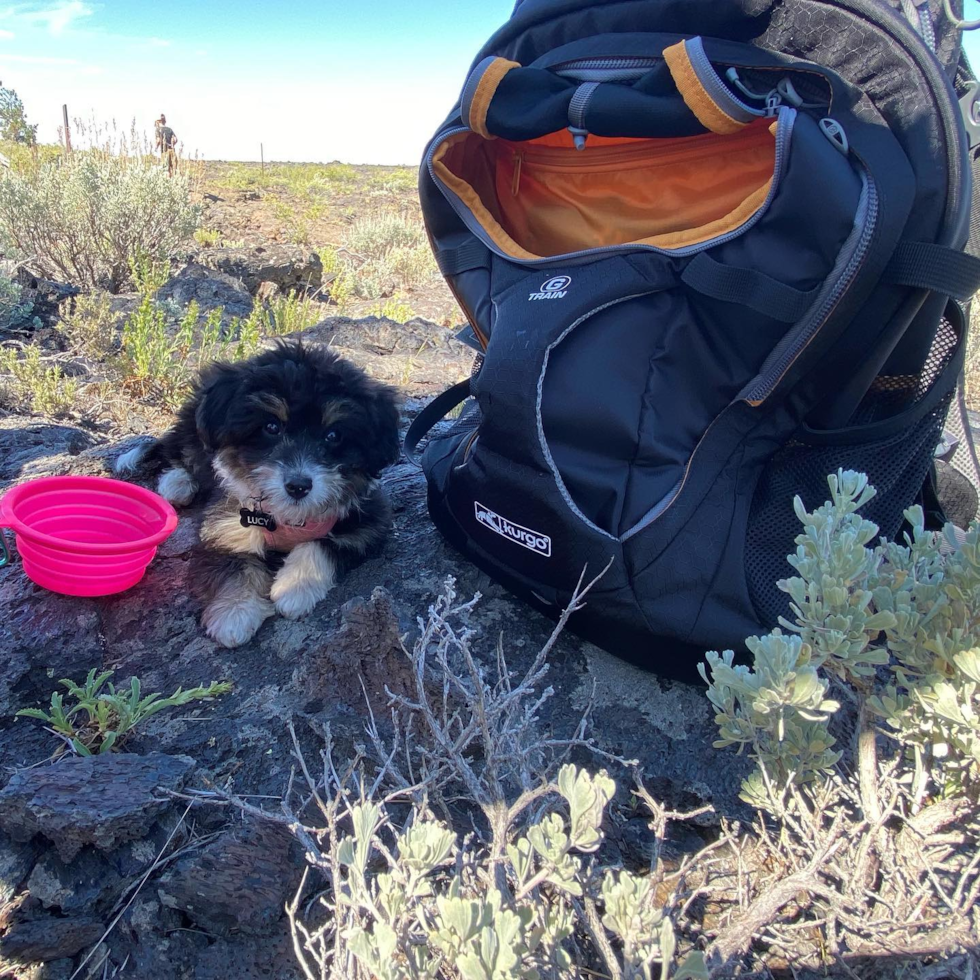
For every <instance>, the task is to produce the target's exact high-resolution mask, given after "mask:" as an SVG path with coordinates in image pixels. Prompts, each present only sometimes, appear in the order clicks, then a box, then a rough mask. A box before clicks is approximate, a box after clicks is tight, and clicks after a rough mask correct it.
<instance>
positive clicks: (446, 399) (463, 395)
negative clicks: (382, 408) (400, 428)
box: [405, 378, 470, 466]
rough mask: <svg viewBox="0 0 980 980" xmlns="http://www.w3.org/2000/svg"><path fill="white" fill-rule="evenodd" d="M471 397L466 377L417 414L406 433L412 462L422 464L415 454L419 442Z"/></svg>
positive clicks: (417, 464) (408, 452) (407, 456)
mask: <svg viewBox="0 0 980 980" xmlns="http://www.w3.org/2000/svg"><path fill="white" fill-rule="evenodd" d="M469 397H470V379H469V378H464V379H463V380H462V381H460V382H458V383H457V384H454V385H453V386H452V388H447V389H446V390H445V391H444V392H443V393H442V394H441V395H437V396H436V397H435V398H433V399H432V401H431V402H429V404H428V405H426V406H425V408H423V409H422V411H421V412H419V414H418V415H416V416H415V420H414V421H413V422H412V424H411V425H410V426H409V427H408V432H407V433H405V457H406V458H407V459H408V461H409V462H410V463H414V464H415V465H416V466H421V464H420V463H419V461H418V458H417V456H416V454H415V450H416V449H417V448H418V445H419V443H420V442H421V441H422V440H423V439H424V438H425V437H426V435H428V433H429V431H430V430H431V429H432V427H433V426H434V425H435V424H436V423H437V422H439V421H440V420H441V419H444V418H445V417H446V416H447V415H448V414H449V413H450V412H451V411H452V410H453V409H454V408H455V407H456V406H457V405H461V404H462V403H463V402H465V401H466V399H467V398H469Z"/></svg>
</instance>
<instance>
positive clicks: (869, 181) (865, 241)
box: [738, 168, 878, 404]
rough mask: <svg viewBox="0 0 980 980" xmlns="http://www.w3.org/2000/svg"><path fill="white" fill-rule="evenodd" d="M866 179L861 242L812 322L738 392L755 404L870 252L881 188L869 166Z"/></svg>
mask: <svg viewBox="0 0 980 980" xmlns="http://www.w3.org/2000/svg"><path fill="white" fill-rule="evenodd" d="M862 169H863V168H862ZM864 181H865V196H866V200H865V206H864V211H865V215H864V222H863V224H862V226H861V231H860V234H859V235H858V239H857V242H856V243H855V244H854V250H853V252H852V253H851V256H850V258H849V259H848V260H847V264H846V265H845V267H844V269H843V270H842V272H841V274H840V275H839V276H838V277H837V281H836V282H835V283H834V287H833V289H832V290H831V291H830V293H829V294H828V295H827V297H826V298H825V299H824V301H823V302H822V303H821V304H820V307H819V309H817V310H816V312H815V313H814V314H813V315H812V316H811V317H810V319H809V322H808V324H807V325H806V326H805V327H804V328H803V329H801V330H800V331H799V333H798V335H797V336H796V338H795V339H794V341H793V342H792V344H790V346H789V347H788V348H787V349H786V350H785V351H784V352H783V353H782V355H781V356H780V357H779V360H778V361H776V363H775V364H773V366H772V367H771V368H770V369H769V370H768V371H766V374H765V376H764V377H762V378H760V380H759V381H758V383H757V384H756V385H755V386H754V387H752V388H749V389H748V390H747V391H743V392H742V393H741V394H740V395H739V396H738V397H739V399H741V400H742V401H747V402H750V403H753V404H755V403H758V402H761V401H764V400H765V399H766V398H768V397H769V395H771V394H772V392H773V391H774V390H775V388H776V386H777V385H778V384H779V382H780V380H781V379H782V377H783V375H784V374H785V373H786V371H787V370H788V369H789V367H790V365H791V364H792V363H793V362H794V361H795V360H796V358H797V357H798V356H799V355H800V353H802V351H803V349H804V348H805V347H806V346H807V344H809V343H810V341H811V340H812V339H813V337H814V336H815V335H816V334H817V333H818V332H819V331H820V329H821V327H822V326H823V325H824V322H825V321H826V320H827V318H828V317H829V316H830V314H831V313H833V311H834V308H835V307H836V306H837V304H838V302H840V299H841V297H842V296H843V295H844V293H845V292H847V290H848V289H849V288H850V286H851V284H852V283H853V282H854V279H855V278H856V276H857V274H858V272H859V271H860V269H861V266H862V265H863V264H864V257H865V255H867V252H868V247H869V246H870V244H871V240H872V238H873V237H874V233H875V230H876V228H877V223H878V189H877V187H876V186H875V182H874V179H873V178H872V177H871V174H870V173H868V171H867V170H864Z"/></svg>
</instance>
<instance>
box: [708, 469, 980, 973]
mask: <svg viewBox="0 0 980 980" xmlns="http://www.w3.org/2000/svg"><path fill="white" fill-rule="evenodd" d="M828 484H829V488H830V499H829V500H828V501H827V502H826V503H824V504H823V505H822V506H820V507H817V508H816V509H815V510H813V511H809V512H808V511H807V510H806V508H805V507H804V506H803V503H802V501H801V500H800V498H799V497H797V498H796V499H795V500H794V508H795V511H796V514H797V516H798V517H799V519H800V522H801V523H802V525H803V531H802V533H801V534H800V535H799V536H798V537H797V538H796V545H797V550H796V552H795V553H794V554H792V555H790V556H789V562H790V564H791V565H792V566H793V567H794V569H795V570H796V571H797V573H798V574H797V575H796V576H794V577H792V578H789V579H786V580H785V581H781V582H779V583H778V584H779V587H780V588H781V589H782V590H783V591H784V592H786V593H787V594H788V596H789V598H790V610H791V611H792V614H793V621H790V620H788V619H782V620H781V624H782V626H783V628H785V629H788V630H790V631H791V634H784V633H783V632H782V631H781V630H774V631H773V632H772V633H770V634H769V635H768V636H765V637H756V638H752V639H750V640H749V641H748V647H749V650H750V652H751V654H752V664H751V665H750V666H745V665H742V666H736V665H735V664H734V660H733V655H732V653H731V651H726V652H725V653H724V654H722V655H719V654H717V653H710V654H708V657H707V669H705V668H704V666H702V668H701V671H702V675H703V676H704V678H705V680H707V681H708V682H709V689H708V697H709V699H710V701H711V703H712V705H713V706H714V709H715V712H716V715H715V718H716V721H717V723H718V725H719V730H720V735H721V738H720V740H719V741H718V742H716V743H715V744H716V745H717V746H720V747H724V746H727V745H738V747H739V750H742V749H743V748H748V749H749V752H750V754H751V756H752V758H753V759H754V761H755V764H756V765H755V769H754V771H753V772H752V773H751V774H750V775H749V776H748V777H747V778H746V779H745V781H744V782H743V783H742V796H743V798H744V799H745V800H746V801H748V802H749V803H751V804H752V805H754V806H755V807H757V808H759V809H760V810H764V811H766V812H767V813H768V815H769V817H770V818H774V819H775V822H776V825H775V829H774V830H770V828H769V826H768V821H767V820H760V821H759V822H758V824H757V827H756V839H755V841H754V842H753V843H752V845H751V846H753V847H754V848H755V856H754V859H753V860H754V861H755V863H756V867H758V868H760V871H759V872H758V873H757V879H758V880H757V881H755V882H754V883H753V885H752V891H751V898H750V901H751V902H752V905H751V906H750V907H755V908H756V909H758V910H760V912H759V914H760V922H761V920H762V918H763V916H762V911H761V910H765V917H767V921H768V923H769V925H768V931H767V936H768V937H770V940H771V941H773V942H777V943H778V944H779V945H780V948H782V949H784V950H790V949H791V950H793V951H794V953H795V955H798V956H800V957H804V958H807V957H808V958H809V959H808V962H813V952H812V949H807V948H806V946H805V945H802V944H801V942H800V940H799V938H798V937H799V935H800V933H799V932H797V933H796V936H795V937H794V935H793V933H792V930H793V929H795V930H800V929H804V928H806V929H812V930H813V934H814V936H816V937H819V942H820V943H823V944H825V946H826V947H827V948H832V949H834V950H839V949H841V948H844V947H845V945H846V948H848V949H849V951H850V952H851V954H852V955H854V953H855V951H856V950H863V951H865V952H866V953H867V954H869V955H877V954H878V952H879V951H881V950H885V949H887V950H888V951H889V953H895V952H902V951H905V950H907V951H909V953H910V954H911V953H912V952H913V951H916V950H920V949H932V950H944V951H948V950H950V949H952V948H954V947H955V945H956V943H958V942H960V939H958V938H954V936H953V934H954V933H958V934H959V935H965V934H968V933H969V932H970V930H971V929H973V926H972V925H971V923H972V922H973V921H974V918H975V916H976V914H977V909H978V901H980V858H978V857H977V848H978V845H980V805H978V797H980V524H978V523H977V522H974V523H973V524H972V525H971V526H970V528H969V529H967V530H966V532H963V531H962V530H960V529H958V528H954V527H952V526H947V527H946V528H945V529H944V531H942V532H934V531H927V530H926V528H925V522H924V514H923V511H922V508H921V507H918V506H914V507H910V508H909V509H908V510H907V511H906V512H905V518H906V522H907V525H908V527H909V531H908V532H907V533H906V535H905V537H904V543H899V542H890V541H887V540H878V528H877V526H876V525H875V524H873V523H872V522H870V521H868V520H866V519H864V518H863V517H862V516H861V515H860V513H859V510H860V508H861V507H862V506H863V505H865V504H866V503H867V502H868V501H869V500H870V499H872V497H873V496H874V493H875V490H874V488H873V487H871V486H869V484H868V480H867V477H866V476H864V474H861V473H855V472H851V471H838V472H837V473H836V474H833V475H831V476H830V477H829V478H828ZM709 673H710V677H709ZM831 691H832V692H833V694H834V695H835V697H834V698H833V699H831V698H830V697H828V696H827V695H828V694H829V693H831ZM882 723H883V724H882ZM842 733H843V734H846V735H847V736H848V739H847V741H846V742H845V741H844V740H842V739H841V738H840V735H841V734H842ZM835 743H836V744H840V745H841V748H840V749H837V748H835ZM746 846H748V845H746ZM763 868H764V869H765V871H763V870H761V869H763ZM801 894H806V895H807V896H808V897H807V898H806V900H805V901H804V902H803V903H802V904H800V900H799V896H800V895H801ZM794 895H795V896H796V897H795V898H794ZM791 903H795V906H794V910H793V911H791V912H788V914H787V916H786V919H785V920H783V921H782V922H780V921H779V913H780V910H781V909H782V908H783V907H784V906H787V905H790V904H791ZM790 920H792V926H790V925H789V921H790ZM831 923H832V926H829V924H831ZM939 923H942V926H941V927H940V926H939ZM717 962H718V963H722V962H723V961H722V960H718V961H717ZM711 964H715V961H713V960H712V958H711V957H709V965H711Z"/></svg>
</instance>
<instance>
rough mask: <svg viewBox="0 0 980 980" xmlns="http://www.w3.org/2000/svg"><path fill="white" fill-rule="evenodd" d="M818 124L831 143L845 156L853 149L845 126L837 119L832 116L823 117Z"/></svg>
mask: <svg viewBox="0 0 980 980" xmlns="http://www.w3.org/2000/svg"><path fill="white" fill-rule="evenodd" d="M818 125H819V126H820V131H821V132H822V133H823V134H824V136H826V137H827V139H829V140H830V145H831V146H832V147H833V148H834V149H835V150H839V151H840V152H841V153H843V154H844V156H847V154H848V152H849V150H850V149H851V144H850V143H849V142H848V140H847V133H845V132H844V127H843V126H842V125H841V124H840V123H839V122H838V121H837V120H836V119H831V118H830V116H827V117H825V118H824V119H821V120H820V122H819V123H818Z"/></svg>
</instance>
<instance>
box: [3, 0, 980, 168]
mask: <svg viewBox="0 0 980 980" xmlns="http://www.w3.org/2000/svg"><path fill="white" fill-rule="evenodd" d="M719 2H722V0H719ZM512 8H513V0H309V2H306V3H300V2H295V0H27V2H24V0H13V2H10V0H0V83H2V84H4V85H5V86H7V87H9V88H14V89H16V90H17V92H18V94H19V95H20V97H21V98H22V99H23V101H24V104H25V107H26V109H27V115H28V119H29V120H30V121H32V122H36V123H38V124H39V128H38V135H39V138H40V139H41V140H43V141H45V142H55V141H56V140H58V139H59V127H60V126H61V106H62V104H67V105H68V114H69V119H75V118H79V119H82V120H86V121H88V120H91V119H92V118H96V119H98V120H99V121H101V122H102V123H103V124H108V123H111V122H113V121H115V123H116V124H117V125H118V126H119V127H120V128H122V129H124V130H126V129H128V128H129V126H130V124H131V123H132V121H133V120H135V121H136V124H137V126H138V128H139V129H141V130H145V131H146V132H150V131H152V128H153V120H154V119H156V117H157V116H158V115H159V114H160V113H161V112H164V113H166V115H167V121H168V123H169V124H170V125H171V127H172V128H173V129H174V131H175V132H176V134H177V136H178V137H179V138H180V140H181V141H182V152H184V153H186V154H189V155H199V156H202V157H204V158H206V159H224V160H258V159H259V146H260V144H262V145H263V147H264V153H265V159H266V160H280V161H286V160H292V161H311V162H313V161H315V162H327V161H331V160H341V161H343V162H346V163H382V164H410V165H413V166H414V165H416V164H417V163H418V161H419V159H420V157H421V155H422V151H423V148H424V146H425V143H426V142H427V140H428V138H429V137H430V136H431V135H432V133H433V132H434V131H435V129H436V127H437V126H438V125H439V123H441V122H442V120H443V119H444V118H445V116H446V115H447V114H448V112H449V110H450V109H451V108H452V106H453V103H454V101H455V98H456V95H457V94H458V92H459V90H460V88H461V87H462V84H463V81H464V79H465V75H466V71H467V68H468V67H469V65H470V62H471V61H472V58H473V56H474V55H475V53H476V52H477V50H478V49H479V48H480V47H481V45H482V44H483V42H484V41H485V40H486V39H487V38H488V37H489V36H490V35H491V34H492V33H493V32H494V31H495V30H496V29H497V28H498V27H499V26H500V25H501V24H502V23H503V22H504V21H505V20H506V19H507V18H508V17H509V16H510V13H511V10H512ZM966 15H967V16H968V17H980V0H967V11H966ZM977 35H980V31H978V32H976V34H974V35H967V50H968V52H971V53H972V61H973V64H974V65H975V66H977V68H978V69H980V37H977ZM77 142H79V140H78V139H77V138H76V143H77Z"/></svg>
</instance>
